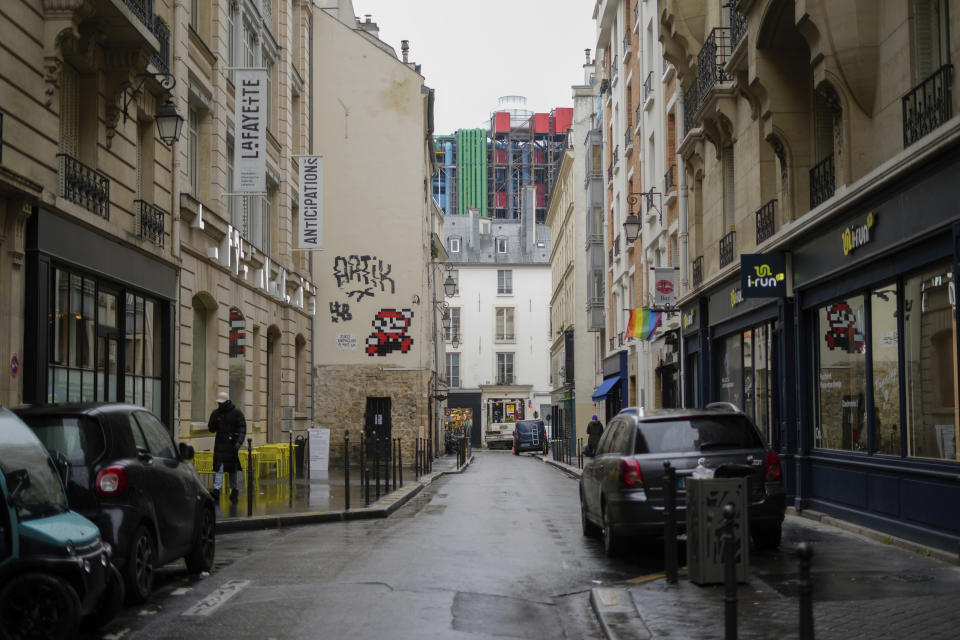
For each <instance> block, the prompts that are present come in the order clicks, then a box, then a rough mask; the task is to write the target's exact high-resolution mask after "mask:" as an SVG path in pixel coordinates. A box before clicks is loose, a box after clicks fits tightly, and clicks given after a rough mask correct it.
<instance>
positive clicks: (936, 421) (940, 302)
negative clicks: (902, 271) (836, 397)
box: [903, 262, 960, 460]
mask: <svg viewBox="0 0 960 640" xmlns="http://www.w3.org/2000/svg"><path fill="white" fill-rule="evenodd" d="M903 297H904V300H903V306H904V333H905V335H904V355H905V362H906V367H905V371H906V377H907V379H906V385H905V388H906V394H907V395H906V399H907V447H908V448H907V454H908V455H910V456H916V457H922V458H938V459H941V460H960V455H958V452H957V441H958V433H960V427H958V425H960V415H958V409H957V378H956V375H957V360H956V353H957V328H956V324H955V321H954V318H955V307H956V293H955V288H954V279H953V269H952V267H951V265H950V263H948V262H944V263H941V264H939V265H936V266H935V267H934V268H931V269H928V270H926V271H924V272H922V273H919V274H917V275H915V276H913V277H910V278H907V279H906V280H905V281H904V293H903Z"/></svg>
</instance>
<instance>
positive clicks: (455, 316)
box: [443, 307, 461, 342]
mask: <svg viewBox="0 0 960 640" xmlns="http://www.w3.org/2000/svg"><path fill="white" fill-rule="evenodd" d="M447 312H448V313H449V314H450V328H449V329H444V330H443V333H444V339H445V340H446V341H447V342H453V338H454V336H456V338H457V340H460V318H461V313H460V307H447Z"/></svg>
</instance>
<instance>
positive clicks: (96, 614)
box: [83, 562, 127, 630]
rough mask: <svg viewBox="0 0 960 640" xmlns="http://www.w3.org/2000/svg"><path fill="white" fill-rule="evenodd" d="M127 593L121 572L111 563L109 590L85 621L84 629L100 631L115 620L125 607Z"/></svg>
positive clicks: (106, 590) (108, 575)
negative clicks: (124, 601)
mask: <svg viewBox="0 0 960 640" xmlns="http://www.w3.org/2000/svg"><path fill="white" fill-rule="evenodd" d="M126 591H127V590H126V588H125V587H124V586H123V576H121V575H120V570H119V569H117V568H116V567H115V566H114V565H113V563H112V562H111V563H110V564H109V565H108V566H107V588H106V589H105V590H104V592H103V595H102V596H100V602H98V603H97V606H96V608H94V610H93V613H91V614H90V615H88V616H87V617H86V618H84V619H83V628H84V629H88V630H92V629H99V628H100V627H102V626H103V625H105V624H107V623H108V622H110V621H111V620H113V618H114V617H115V616H116V615H117V613H118V612H119V611H120V609H121V608H122V607H123V600H124V597H125V596H126Z"/></svg>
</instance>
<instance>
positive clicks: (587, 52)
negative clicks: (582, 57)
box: [583, 49, 590, 64]
mask: <svg viewBox="0 0 960 640" xmlns="http://www.w3.org/2000/svg"><path fill="white" fill-rule="evenodd" d="M583 52H584V53H585V54H587V64H590V49H584V50H583Z"/></svg>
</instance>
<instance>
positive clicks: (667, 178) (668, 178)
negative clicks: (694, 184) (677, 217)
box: [663, 164, 677, 193]
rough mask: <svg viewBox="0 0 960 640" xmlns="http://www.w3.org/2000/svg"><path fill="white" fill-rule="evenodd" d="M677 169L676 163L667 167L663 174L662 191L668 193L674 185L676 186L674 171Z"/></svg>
mask: <svg viewBox="0 0 960 640" xmlns="http://www.w3.org/2000/svg"><path fill="white" fill-rule="evenodd" d="M676 169H677V165H675V164H672V165H670V168H669V169H667V172H666V173H665V174H663V192H664V193H670V192H671V191H673V189H674V187H676V186H677V181H676V179H675V178H674V172H675V171H676Z"/></svg>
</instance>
